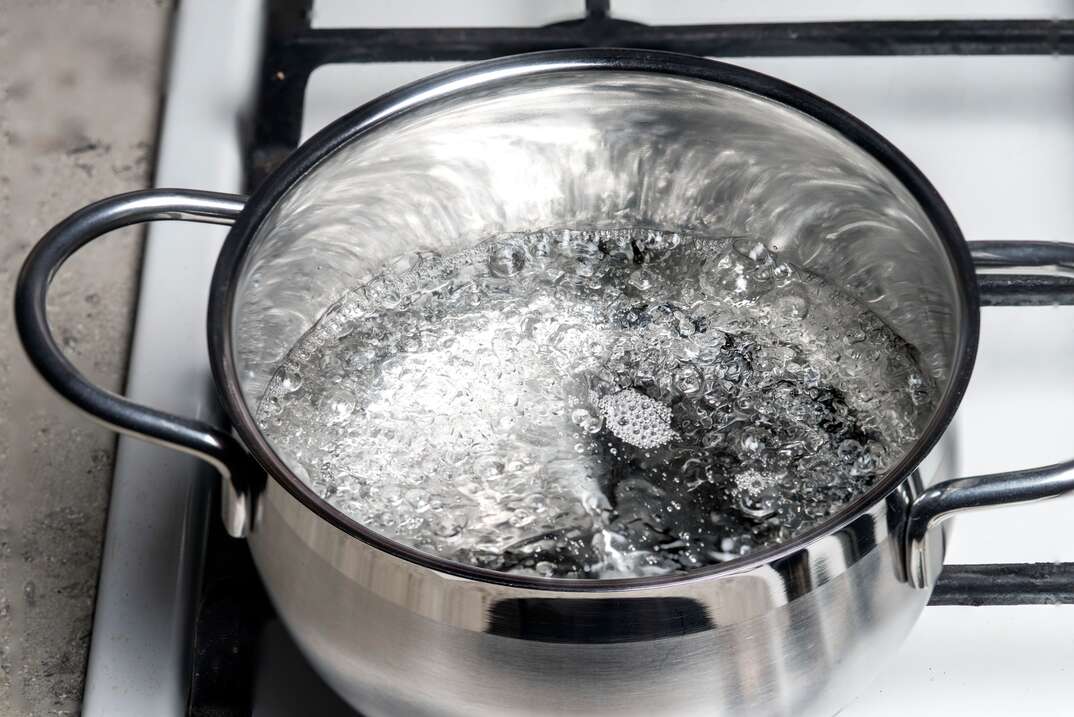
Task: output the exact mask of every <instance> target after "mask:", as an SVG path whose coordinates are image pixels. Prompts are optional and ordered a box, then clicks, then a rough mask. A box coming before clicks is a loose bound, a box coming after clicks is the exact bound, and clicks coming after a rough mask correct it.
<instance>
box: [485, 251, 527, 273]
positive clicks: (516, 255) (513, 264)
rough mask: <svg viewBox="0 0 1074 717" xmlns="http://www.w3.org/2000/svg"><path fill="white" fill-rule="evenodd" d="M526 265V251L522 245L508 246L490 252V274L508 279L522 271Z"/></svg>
mask: <svg viewBox="0 0 1074 717" xmlns="http://www.w3.org/2000/svg"><path fill="white" fill-rule="evenodd" d="M525 265H526V250H525V248H523V247H522V245H520V244H506V245H500V246H496V247H493V248H492V250H491V251H489V273H491V274H492V275H493V276H498V277H508V276H514V275H515V274H517V273H519V272H520V271H522V268H523V267H524V266H525Z"/></svg>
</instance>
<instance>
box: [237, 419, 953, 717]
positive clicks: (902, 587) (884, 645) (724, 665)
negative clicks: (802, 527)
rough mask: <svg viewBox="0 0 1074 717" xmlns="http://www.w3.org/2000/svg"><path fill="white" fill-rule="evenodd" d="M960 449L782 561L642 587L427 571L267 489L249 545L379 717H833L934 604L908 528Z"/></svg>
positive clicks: (360, 699) (270, 581)
mask: <svg viewBox="0 0 1074 717" xmlns="http://www.w3.org/2000/svg"><path fill="white" fill-rule="evenodd" d="M951 443H952V442H951V440H950V438H949V437H945V438H944V439H943V440H941V442H940V443H939V444H938V445H937V447H936V448H935V449H934V451H933V453H932V454H931V455H930V457H929V459H927V460H926V461H925V462H924V463H922V465H921V468H920V470H919V471H917V472H915V473H914V475H912V476H911V477H910V478H908V479H907V480H906V481H905V482H904V483H902V484H901V485H899V486H898V487H897V488H896V489H895V490H894V491H893V492H892V493H891V494H890V495H889V496H887V497H886V498H885V499H883V500H881V501H879V502H877V503H876V504H875V505H873V506H872V507H871V508H870V509H869V510H868V511H866V512H865V513H864V514H862V515H860V516H859V517H858V518H856V519H855V520H854V521H852V522H851V523H849V524H848V525H846V526H844V527H843V528H842V529H840V530H838V531H836V532H834V533H832V534H830V535H827V536H824V537H822V538H820V539H817V540H815V541H814V542H812V543H811V544H809V545H807V546H804V547H802V548H801V549H799V550H797V551H795V552H793V553H791V554H789V555H786V556H785V557H783V558H781V559H779V560H776V561H773V562H771V563H767V564H764V565H761V566H757V567H754V568H752V569H748V570H743V571H741V572H732V573H729V574H716V575H711V576H704V577H700V578H695V579H689V578H687V579H682V580H679V581H677V582H673V583H670V584H665V585H658V586H654V587H647V588H635V589H625V590H619V591H602V592H593V591H585V590H580V591H570V590H534V589H527V588H526V587H517V586H508V585H497V584H490V583H488V582H482V581H477V580H473V579H469V578H466V577H460V576H454V575H449V574H446V573H443V572H439V571H436V570H431V569H429V568H426V567H422V566H419V565H415V564H414V563H413V562H410V561H407V560H404V559H401V558H399V557H396V556H393V555H390V554H388V553H387V552H384V551H382V550H378V549H376V548H374V547H372V546H370V545H369V544H368V543H366V542H364V541H362V540H359V539H357V538H355V537H353V536H350V535H348V534H346V533H345V532H344V531H341V530H339V529H338V528H336V527H333V526H331V525H329V524H328V523H326V522H325V521H323V520H321V519H320V518H319V517H317V516H316V515H314V514H313V513H312V512H311V511H309V510H308V509H307V508H306V507H305V506H304V505H302V504H301V503H300V502H299V501H297V500H296V499H295V497H294V496H292V495H291V494H290V493H289V492H287V491H286V490H283V489H282V488H280V487H279V486H278V485H276V484H275V483H270V484H269V485H268V487H267V490H266V492H265V494H264V495H263V501H262V508H261V512H260V516H259V519H258V521H257V523H256V527H255V528H254V530H253V531H252V532H251V533H250V535H249V542H250V547H251V549H252V551H253V555H254V558H255V560H256V563H257V566H258V569H259V571H260V573H261V575H262V577H263V578H264V580H265V584H266V586H267V588H268V591H269V593H270V595H271V596H272V600H273V603H274V604H275V606H276V608H277V610H278V611H279V613H280V615H281V617H282V619H283V621H284V623H285V624H286V625H287V627H288V628H289V630H290V632H291V633H292V635H293V636H294V638H295V640H296V642H297V643H298V645H299V646H300V648H301V649H302V651H303V652H304V653H305V655H306V656H307V657H308V658H309V660H310V661H311V663H312V664H313V665H314V666H315V667H316V669H317V670H318V672H320V674H321V675H322V676H323V677H324V678H325V680H326V681H327V682H328V683H329V684H330V685H331V686H332V687H333V688H334V689H335V690H337V691H338V692H339V694H340V695H342V696H343V697H344V698H345V699H346V700H347V701H348V702H350V703H351V704H352V705H354V707H356V708H357V709H358V710H359V711H360V712H361V713H362V714H364V715H370V717H382V716H383V717H396V716H398V715H415V716H417V715H459V716H460V717H461V716H463V715H465V716H467V717H474V716H476V715H489V716H496V717H502V716H503V715H553V714H555V715H632V714H639V715H676V716H680V715H725V714H726V715H830V714H834V713H835V712H836V711H837V710H838V709H840V708H841V707H842V706H844V705H845V704H846V703H847V702H849V701H850V700H851V699H852V698H853V697H854V696H855V695H856V694H858V693H860V692H861V691H862V690H864V689H865V688H866V687H867V686H868V685H869V682H870V681H871V679H872V678H873V677H874V676H875V674H876V673H877V672H878V671H879V670H880V669H881V668H882V667H883V666H884V664H885V661H886V660H888V659H890V658H891V657H892V655H893V654H894V653H895V651H896V649H897V647H898V646H899V644H900V643H901V642H902V640H903V639H904V637H905V636H906V634H907V632H908V631H909V629H910V627H911V626H912V625H913V623H914V621H915V620H916V619H917V617H918V615H919V613H920V611H921V610H922V608H923V607H924V606H925V604H926V602H927V601H928V597H929V594H930V592H931V591H930V589H915V588H912V587H910V585H908V583H907V582H906V577H905V572H904V568H903V541H902V530H903V528H904V527H905V526H904V521H905V517H906V515H907V512H908V505H909V501H910V500H911V498H912V496H913V495H914V494H915V493H916V492H917V491H918V490H919V488H920V486H921V484H923V483H931V482H933V480H936V479H939V478H943V477H945V476H948V475H949V474H950V473H951V472H952V460H953V458H952V455H951V454H952V445H951ZM940 530H942V529H941V528H937V529H936V535H935V538H936V539H937V540H942V535H940Z"/></svg>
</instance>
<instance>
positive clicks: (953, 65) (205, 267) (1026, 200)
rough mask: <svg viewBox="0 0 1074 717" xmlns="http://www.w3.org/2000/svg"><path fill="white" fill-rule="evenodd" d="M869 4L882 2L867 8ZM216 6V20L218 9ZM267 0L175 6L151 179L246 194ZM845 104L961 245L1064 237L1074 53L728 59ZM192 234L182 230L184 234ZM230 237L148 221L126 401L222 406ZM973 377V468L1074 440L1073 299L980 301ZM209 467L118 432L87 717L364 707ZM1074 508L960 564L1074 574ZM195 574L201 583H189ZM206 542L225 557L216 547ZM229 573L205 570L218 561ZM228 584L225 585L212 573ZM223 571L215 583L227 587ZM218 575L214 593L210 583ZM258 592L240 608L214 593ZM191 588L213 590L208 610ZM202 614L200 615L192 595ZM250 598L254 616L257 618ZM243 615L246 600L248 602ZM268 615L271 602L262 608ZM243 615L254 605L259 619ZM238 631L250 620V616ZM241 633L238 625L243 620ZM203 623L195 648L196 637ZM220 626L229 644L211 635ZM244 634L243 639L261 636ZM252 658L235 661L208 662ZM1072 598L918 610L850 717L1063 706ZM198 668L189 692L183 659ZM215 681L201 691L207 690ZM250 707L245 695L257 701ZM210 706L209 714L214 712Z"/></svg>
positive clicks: (397, 6)
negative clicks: (224, 510)
mask: <svg viewBox="0 0 1074 717" xmlns="http://www.w3.org/2000/svg"><path fill="white" fill-rule="evenodd" d="M748 5H749V4H742V3H731V2H700V1H699V2H679V3H675V4H671V3H666V2H646V1H643V0H630V1H628V0H618V1H617V2H614V3H613V5H612V11H613V14H614V15H615V16H616V17H619V18H623V19H630V20H637V21H641V22H647V23H650V24H655V25H659V24H686V23H718V22H763V21H810V20H839V19H878V18H879V19H930V18H958V17H975V18H989V17H992V18H1004V17H1013V16H1017V17H1022V18H1049V17H1056V16H1069V15H1070V13H1071V8H1070V7H1069V5H1068V3H1064V2H1059V1H1053V2H1047V1H1046V0H1037V1H1035V2H1028V3H1015V2H1006V3H1004V2H981V3H975V4H974V6H973V7H971V8H968V9H963V8H960V6H959V4H958V3H953V2H949V3H925V2H912V3H902V4H900V5H899V6H898V7H897V8H894V9H888V8H884V7H880V6H879V3H876V4H873V3H871V4H870V7H869V8H866V9H862V8H861V6H860V4H859V3H851V2H838V3H828V4H826V7H825V8H824V10H823V11H812V12H809V11H803V10H801V9H798V6H797V4H795V3H792V2H778V3H769V4H767V10H766V12H765V14H763V15H761V14H756V12H754V14H748V13H750V9H749V7H748ZM874 5H876V6H877V7H875V8H874V7H873V6H874ZM225 6H226V9H225ZM263 11H264V8H263V7H262V3H260V2H254V0H242V1H240V2H235V3H225V4H218V3H212V2H209V0H185V2H184V3H182V4H181V6H180V9H179V11H178V13H177V22H178V27H177V36H176V41H175V43H174V57H173V62H172V70H171V80H170V86H169V96H168V101H167V104H166V112H165V118H164V131H163V133H162V139H161V141H162V146H161V150H160V161H159V167H158V172H157V184H158V185H160V186H189V187H196V188H202V189H215V190H220V191H240V190H241V189H242V186H243V176H242V172H241V168H242V162H243V160H242V153H241V143H240V136H239V134H238V133H237V130H236V128H237V127H238V126H239V120H238V118H239V117H241V116H243V115H244V114H245V113H246V112H247V111H248V108H249V107H250V106H251V105H250V101H249V98H250V97H251V94H252V93H253V92H254V91H255V90H256V87H257V80H256V78H255V74H256V72H257V66H258V57H259V44H260V36H259V31H258V29H257V28H258V27H259V24H258V23H259V18H261V17H262V13H263ZM581 14H582V8H581V2H580V1H579V2H574V1H569V0H555V1H554V2H548V3H541V4H539V6H538V4H537V3H530V2H524V1H523V0H509V1H508V0H481V1H473V0H470V1H468V2H463V1H462V0H458V1H452V2H446V1H440V2H436V1H434V0H420V1H416V0H413V1H410V2H406V3H389V2H363V3H350V2H346V0H320V1H319V2H317V3H316V4H315V6H314V14H313V26H314V27H315V28H330V27H407V26H410V27H416V26H421V27H437V26H445V27H447V26H455V27H461V26H467V27H476V26H500V27H503V26H519V27H525V26H536V25H543V24H547V23H551V22H557V21H561V20H568V19H572V18H577V17H579V16H580V15H581ZM730 61H731V62H733V63H736V64H740V65H744V66H747V67H750V68H752V69H756V70H759V71H761V72H765V73H768V74H771V75H774V76H776V77H779V78H781V79H784V80H787V81H789V82H792V83H794V84H797V85H799V86H801V87H804V88H805V89H807V90H810V91H812V92H814V93H816V94H819V95H821V96H822V97H824V98H826V99H828V100H830V101H832V102H834V103H835V104H837V105H840V106H842V107H843V108H845V109H847V110H849V111H850V112H851V113H853V114H855V115H857V116H858V117H859V118H861V119H863V120H864V121H866V122H867V123H869V124H870V125H872V126H873V127H874V128H875V129H877V130H878V131H879V132H880V133H881V134H883V135H884V136H885V137H887V138H888V139H889V140H891V141H892V142H893V143H894V144H895V145H896V146H898V147H899V148H900V149H901V150H902V151H903V152H905V153H906V154H907V155H908V156H909V157H910V159H911V160H913V161H914V162H915V163H916V164H917V165H918V166H919V167H920V168H921V169H922V171H923V172H924V173H925V175H926V176H928V177H929V179H930V180H932V182H933V183H934V184H935V185H936V187H937V189H938V190H939V192H940V193H941V194H942V195H943V196H944V198H945V199H946V201H947V202H948V204H949V206H950V207H951V209H952V211H953V213H954V214H955V217H956V218H957V219H958V221H959V223H960V225H961V227H962V229H963V232H964V233H965V235H966V237H967V238H968V239H971V240H974V239H981V240H985V239H1012V240H1014V239H1025V240H1032V239H1038V240H1055V241H1069V240H1070V239H1071V237H1074V212H1071V210H1070V197H1071V196H1074V163H1071V162H1070V161H1069V160H1070V157H1071V156H1074V59H1072V58H1070V57H1058V56H1057V57H1050V56H1037V57H1022V56H991V57H958V56H943V57H927V56H921V57H842V58H819V57H818V58H763V59H753V58H746V59H742V58H735V59H731V60H730ZM455 64H458V63H445V62H420V63H419V62H392V63H369V64H355V65H327V66H324V67H321V68H319V69H317V70H315V71H314V73H313V75H312V76H311V78H310V82H309V85H308V88H307V92H306V105H305V111H304V117H303V126H302V134H303V138H305V137H308V136H310V135H311V134H312V133H314V132H315V131H316V130H318V129H319V128H320V127H322V126H324V125H325V124H326V123H328V122H330V121H331V120H333V119H335V118H336V117H338V116H339V115H341V114H343V113H344V112H346V111H348V110H350V109H352V108H354V107H356V106H358V105H359V104H361V103H363V102H365V101H366V100H369V99H372V98H373V97H376V96H377V95H379V94H381V93H382V92H385V91H387V90H390V89H392V88H393V87H396V86H398V85H400V84H403V83H406V82H409V81H411V80H414V79H417V78H419V77H422V76H425V75H427V74H430V73H432V72H436V71H439V70H441V69H445V68H447V67H452V66H454V65H455ZM180 235H181V236H180ZM221 236H222V235H221V230H219V229H212V228H205V227H203V226H195V225H185V224H179V225H173V226H157V227H153V228H152V229H151V230H150V236H149V243H148V246H147V250H146V255H145V263H144V267H143V272H144V274H143V281H142V289H141V294H140V298H139V308H138V320H137V325H136V334H135V342H134V346H133V349H132V356H131V376H130V381H129V385H128V393H129V394H130V395H132V396H134V397H135V398H139V399H141V400H144V401H147V402H150V403H154V404H155V405H159V406H161V407H165V408H170V409H173V410H176V411H179V412H186V413H191V414H192V413H194V412H198V413H200V414H202V415H204V414H206V413H209V412H211V411H212V408H213V398H212V393H211V388H210V378H209V376H208V367H207V363H206V360H205V354H204V352H205V348H204V330H203V320H204V318H203V317H204V304H205V293H206V290H207V287H208V282H209V275H210V273H211V269H212V263H213V260H214V258H215V253H216V251H217V250H218V248H219V241H220V237H221ZM981 333H982V335H981V346H980V354H979V358H978V361H977V368H976V370H975V372H974V375H973V379H972V382H971V384H970V389H969V392H968V394H967V396H966V398H965V400H964V402H963V404H962V408H961V410H960V414H959V431H960V437H961V449H960V453H961V460H962V473H963V474H964V475H971V474H978V473H989V472H995V471H1000V470H1007V469H1014V468H1021V467H1028V466H1033V465H1041V464H1045V463H1050V462H1053V461H1059V460H1062V459H1065V458H1068V457H1069V454H1070V452H1071V450H1074V441H1072V440H1071V438H1070V429H1069V426H1071V425H1074V380H1072V378H1071V376H1070V369H1069V367H1070V366H1071V365H1074V309H1071V308H1035V309H1026V308H1020V309H986V310H984V312H983V315H982V332H981ZM211 483H212V478H211V477H209V474H208V473H207V472H206V471H203V470H202V469H201V468H200V467H199V466H198V465H197V463H196V462H195V461H194V460H193V459H189V458H187V457H185V456H180V455H178V454H175V453H172V452H170V451H167V450H166V449H160V448H156V447H152V446H148V445H146V444H143V443H140V442H138V441H134V440H131V439H127V438H122V439H121V441H120V450H119V455H118V457H117V465H116V476H115V483H114V488H113V497H112V506H111V513H110V515H109V528H108V538H107V543H106V554H105V564H104V567H103V569H102V576H101V587H100V593H99V602H98V608H97V614H96V618H95V623H94V636H93V642H92V645H91V661H90V668H89V674H88V675H87V692H86V698H87V699H86V705H85V708H86V714H87V715H92V716H97V715H143V714H158V715H180V714H184V713H189V714H206V713H207V712H206V711H204V709H207V707H203V706H200V705H199V704H198V702H199V700H203V699H204V700H207V701H208V702H212V701H213V700H214V699H218V698H219V696H218V695H215V694H214V693H213V690H214V689H215V690H218V691H219V690H225V691H226V689H227V687H228V685H232V686H237V685H243V684H249V685H251V688H252V691H253V696H252V698H249V699H248V700H247V702H246V704H247V705H248V709H250V710H252V713H253V714H254V715H257V716H258V717H263V716H269V715H279V716H281V717H282V716H284V715H300V714H312V713H317V714H326V715H337V714H338V715H348V714H353V712H351V711H350V710H348V708H346V707H345V706H343V705H342V704H341V703H340V702H339V700H338V699H337V698H335V696H334V695H332V694H331V692H330V691H328V689H327V688H326V687H325V686H324V685H323V683H321V682H320V680H319V679H318V678H317V677H316V676H315V675H314V674H313V673H312V671H310V669H309V668H308V666H306V665H305V663H304V661H303V659H302V658H301V656H299V655H298V654H297V653H296V651H295V649H294V647H293V645H292V644H291V642H290V640H289V638H288V637H287V635H286V633H285V632H284V631H283V629H282V628H281V626H280V625H279V623H278V621H276V620H275V619H274V617H272V615H271V613H270V611H269V610H268V608H267V607H265V606H264V598H263V595H262V594H261V593H260V589H259V587H257V586H256V585H254V586H253V587H251V586H250V584H251V583H253V582H256V576H255V575H254V574H253V573H252V571H250V568H249V565H248V564H247V563H244V562H243V561H244V560H248V558H247V557H246V553H245V550H244V548H243V547H242V546H241V544H240V545H227V544H226V541H227V540H228V539H227V538H225V537H224V536H223V535H222V534H221V533H222V531H220V530H217V529H215V527H214V528H213V529H212V530H209V531H208V535H209V539H208V542H207V545H206V541H205V535H206V532H207V527H206V525H207V521H209V520H211V521H216V520H218V517H217V515H216V513H215V510H214V509H213V508H212V507H210V501H211V499H210V487H211ZM1072 519H1074V501H1071V500H1060V501H1053V502H1047V503H1040V504H1036V505H1030V506H1025V507H1021V508H1013V509H1006V510H1002V511H994V512H991V513H978V514H974V515H969V516H966V517H964V518H960V519H959V520H958V521H957V524H956V527H955V531H954V539H953V543H952V546H951V549H950V551H949V554H948V558H947V562H949V563H968V564H973V563H999V562H1052V561H1063V562H1071V561H1074V541H1072V540H1071V539H1070V528H1069V526H1070V524H1071V521H1072ZM206 550H207V551H208V553H210V555H209V556H208V558H207V560H208V562H207V563H205V566H204V573H205V575H206V581H207V587H206V588H204V589H199V576H200V575H201V574H202V572H203V570H202V567H203V561H205V560H206V557H205V551H206ZM214 551H215V552H214ZM214 560H215V562H214ZM214 576H217V578H214ZM219 576H223V577H219ZM214 580H215V582H214ZM244 590H245V591H247V592H248V593H249V595H245V594H244V596H243V597H241V598H238V599H234V598H232V597H230V596H227V595H225V596H224V598H227V599H224V598H221V596H220V593H226V592H227V591H240V592H241V591H244ZM199 596H200V598H199ZM199 600H201V601H202V603H203V604H202V608H203V609H202V610H201V611H200V614H201V615H202V618H203V619H202V621H201V622H200V623H198V622H197V621H196V620H195V616H196V615H197V614H199V613H198V604H197V603H198V601H199ZM251 606H252V607H251ZM247 608H249V609H247ZM258 611H261V612H258ZM251 614H254V615H256V616H257V619H252V618H251ZM241 620H246V621H247V622H246V623H241V622H240V621H241ZM244 625H246V626H245V627H244ZM195 633H197V635H198V641H197V644H195V642H194V639H193V635H194V634H195ZM217 633H219V635H220V639H219V640H215V639H211V638H207V637H206V636H207V635H213V634H217ZM247 633H249V634H247ZM235 634H240V635H245V637H244V638H243V639H242V640H240V641H238V643H237V644H239V645H241V648H240V652H241V651H242V650H249V651H251V652H253V654H252V655H247V656H246V657H247V658H249V659H247V661H246V662H245V663H242V664H245V665H246V666H245V667H243V668H242V669H244V670H247V671H250V672H252V674H237V675H231V674H229V673H228V669H229V668H232V667H233V666H234V665H236V664H239V663H238V662H236V661H234V660H232V661H229V660H228V659H226V657H224V658H221V657H220V656H219V655H217V654H216V653H214V644H217V643H219V644H222V645H230V644H233V643H235V639H234V636H235ZM1072 635H1074V606H1064V605H1027V606H1000V607H997V606H990V607H968V606H950V607H948V606H944V607H930V608H928V609H927V610H926V611H925V613H924V615H923V616H922V618H921V620H920V621H919V623H918V624H917V626H916V627H915V628H914V630H913V632H912V634H911V636H910V638H909V640H908V641H907V642H906V643H905V644H904V645H903V647H902V648H901V649H900V650H899V651H898V653H897V654H895V655H893V656H892V659H891V660H890V662H889V664H888V666H887V667H886V668H885V671H884V672H883V674H882V675H881V677H880V678H879V679H878V680H877V681H876V682H874V683H873V684H872V685H868V686H864V685H863V686H862V691H861V696H860V697H859V698H858V699H857V700H856V701H855V702H854V703H853V704H852V705H851V706H849V707H848V708H847V709H846V710H844V711H843V712H841V713H840V714H842V715H853V716H855V717H857V716H859V715H861V716H866V715H868V716H870V717H872V716H876V715H893V716H894V715H903V714H922V715H931V714H962V713H973V714H976V715H1009V714H1062V713H1066V712H1067V711H1069V709H1070V687H1069V683H1070V673H1071V671H1072V670H1074V638H1072V637H1071V636H1072ZM191 662H193V665H194V679H193V685H194V687H193V692H192V693H191V692H190V690H191V674H190V668H189V665H190V664H191ZM206 685H208V687H206ZM251 700H252V701H251ZM199 710H203V711H200V712H199Z"/></svg>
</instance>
